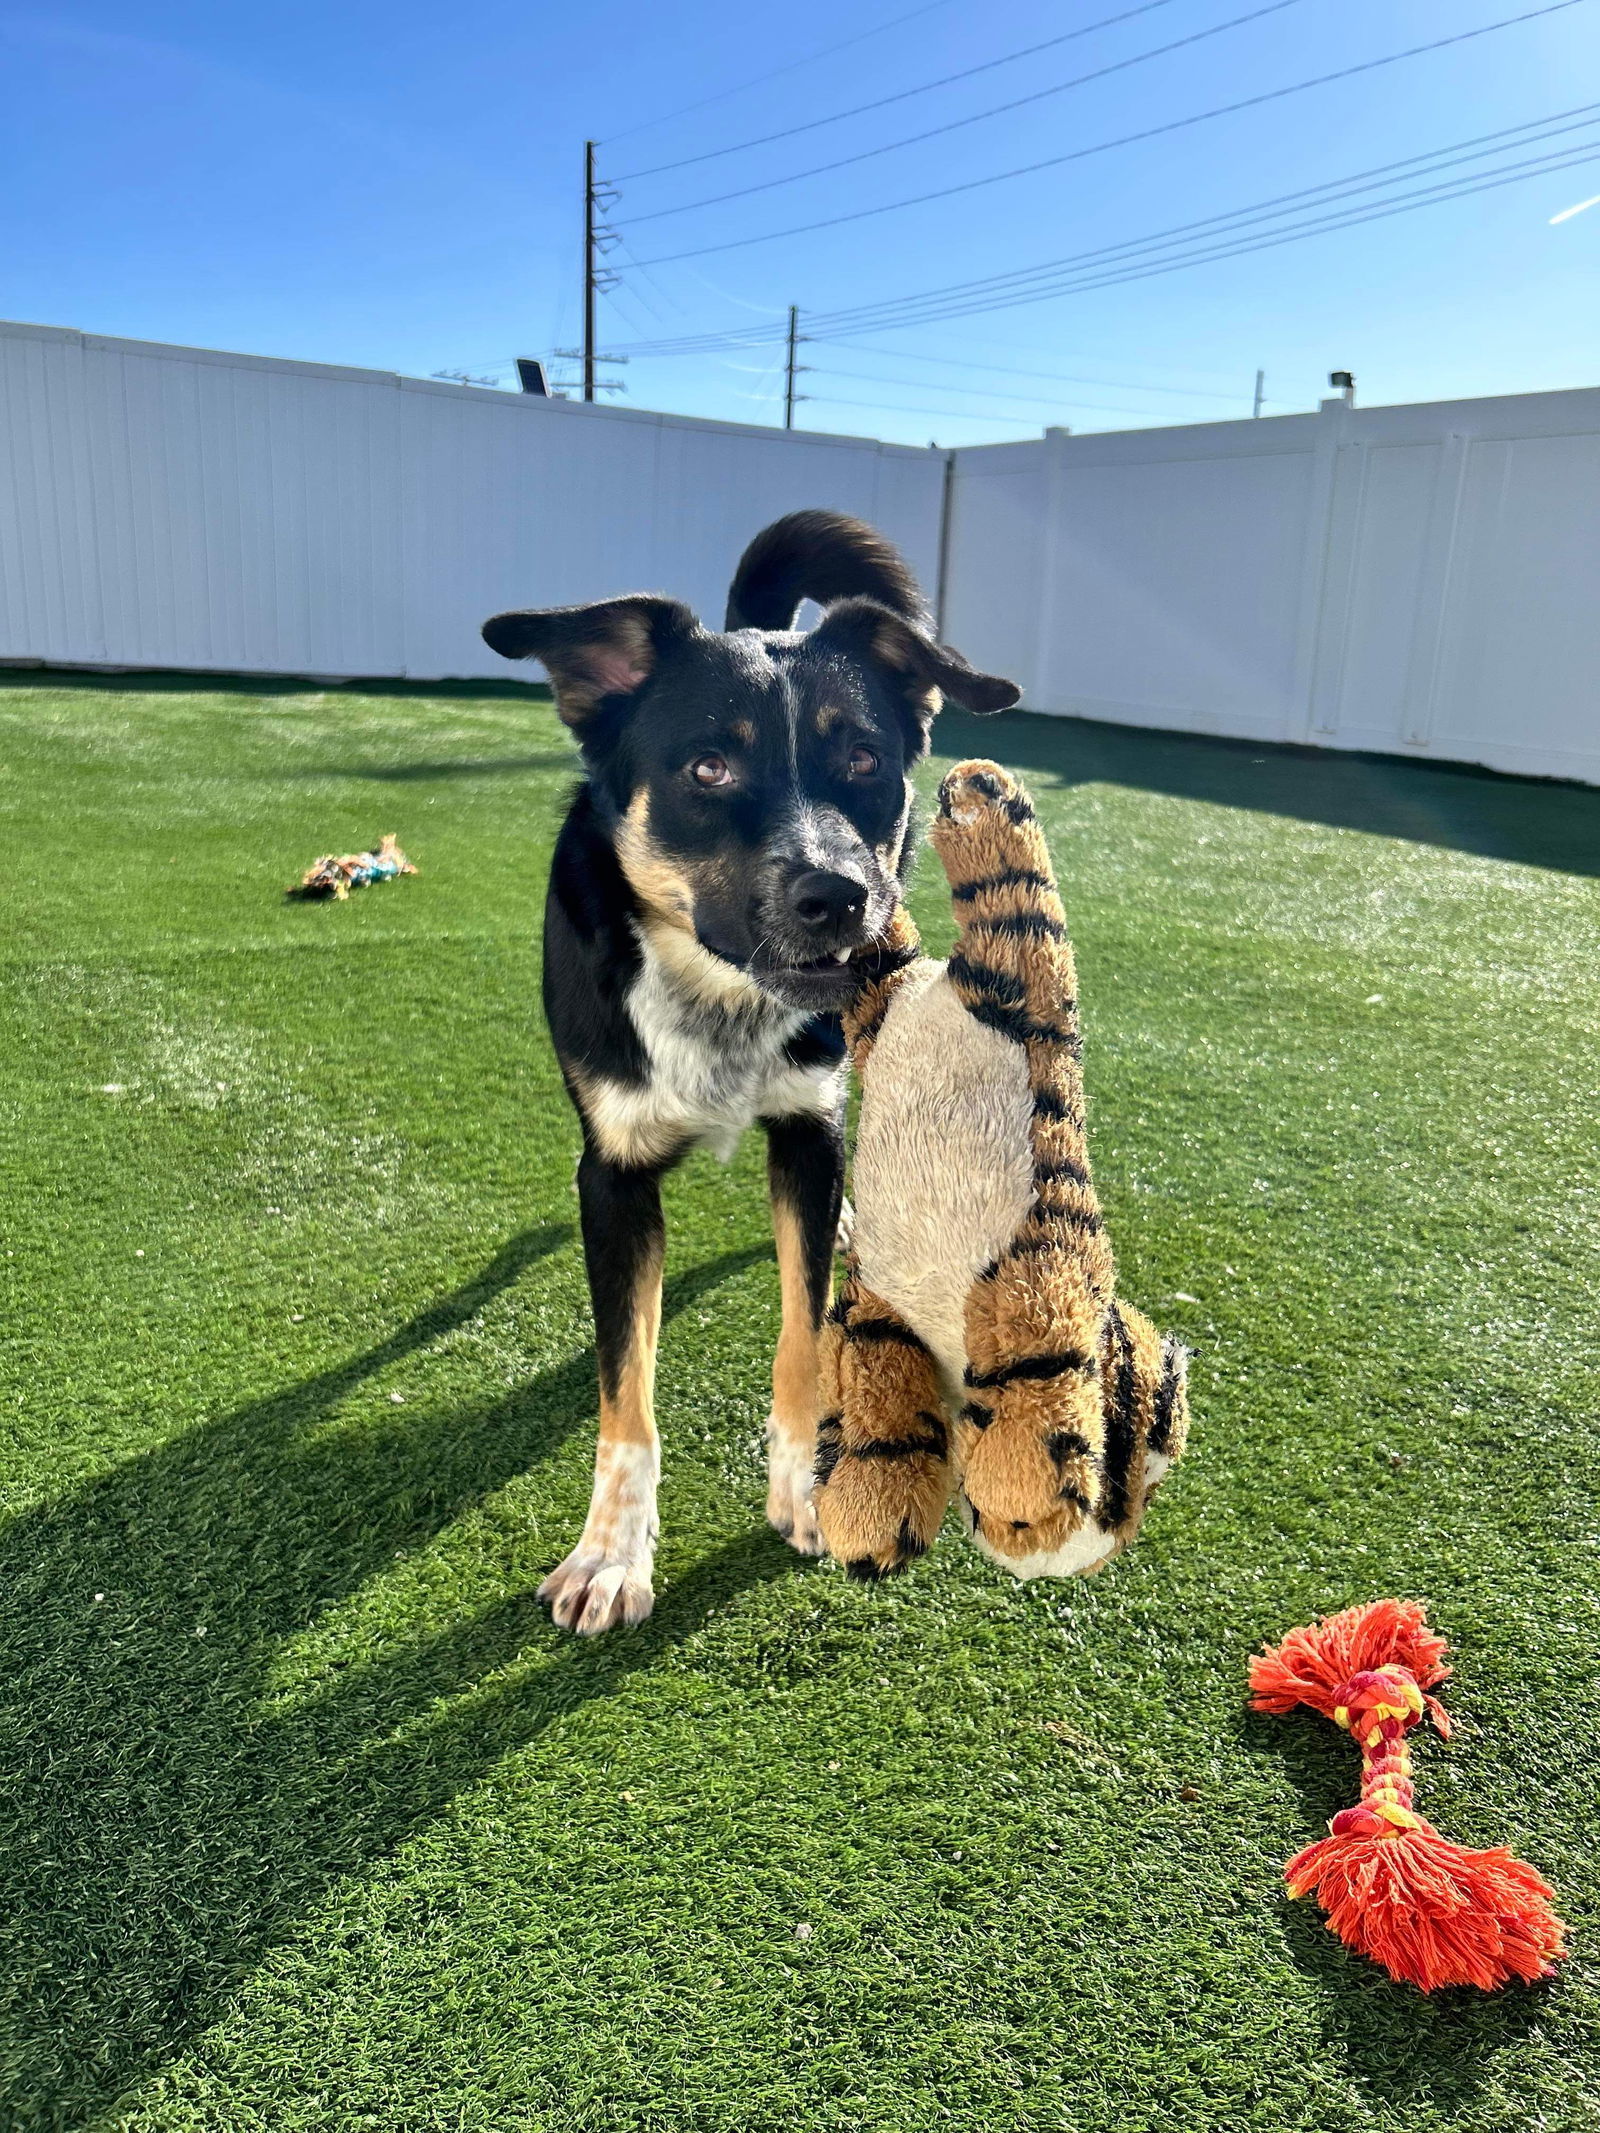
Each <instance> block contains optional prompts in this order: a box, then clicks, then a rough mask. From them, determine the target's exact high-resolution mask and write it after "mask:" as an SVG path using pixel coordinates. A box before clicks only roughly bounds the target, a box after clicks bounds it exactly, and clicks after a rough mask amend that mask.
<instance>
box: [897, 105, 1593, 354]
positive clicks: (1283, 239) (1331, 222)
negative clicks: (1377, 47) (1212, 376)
mask: <svg viewBox="0 0 1600 2133" xmlns="http://www.w3.org/2000/svg"><path fill="white" fill-rule="evenodd" d="M1597 160H1600V143H1591V144H1587V145H1585V146H1583V147H1581V148H1576V149H1571V150H1568V151H1566V152H1565V153H1563V154H1561V155H1559V156H1543V157H1539V158H1536V159H1534V160H1533V161H1530V162H1529V163H1526V164H1518V165H1514V166H1513V167H1512V168H1510V169H1508V170H1506V171H1503V172H1499V173H1496V174H1494V175H1492V176H1488V177H1484V176H1481V175H1480V176H1478V177H1476V178H1474V179H1471V180H1468V181H1462V182H1458V183H1456V184H1453V185H1448V186H1442V185H1441V186H1430V187H1427V188H1425V189H1424V190H1423V191H1421V192H1418V193H1415V194H1408V195H1405V196H1403V197H1402V198H1401V199H1399V200H1398V201H1394V202H1382V203H1379V204H1377V205H1369V206H1367V207H1364V208H1362V209H1361V210H1359V211H1358V212H1356V213H1347V214H1346V213H1342V214H1338V215H1330V216H1323V217H1322V218H1321V219H1320V220H1315V221H1311V222H1305V223H1300V224H1297V225H1295V226H1294V227H1293V228H1292V229H1288V230H1279V231H1275V232H1273V233H1271V234H1268V235H1265V236H1258V237H1256V238H1254V239H1253V240H1252V241H1251V242H1249V243H1244V244H1224V245H1218V246H1213V247H1212V248H1211V249H1210V250H1205V249H1200V248H1195V249H1192V250H1190V251H1189V252H1187V253H1185V254H1182V255H1180V256H1179V257H1177V258H1171V259H1164V260H1162V259H1158V260H1156V261H1155V262H1154V263H1153V264H1151V263H1143V262H1133V261H1129V262H1126V263H1125V267H1124V270H1123V271H1116V272H1111V273H1107V274H1102V275H1099V276H1092V277H1091V276H1080V277H1079V278H1077V279H1072V278H1070V277H1064V278H1063V279H1062V280H1061V281H1060V282H1058V283H1055V284H1052V285H1051V286H1049V287H1044V288H1035V289H1029V290H1024V291H1022V292H1020V293H1016V294H1011V295H1001V296H998V297H992V296H991V297H985V298H982V299H981V300H978V301H974V302H972V303H970V304H964V305H946V306H944V307H943V308H942V309H940V310H937V311H924V312H922V313H919V314H918V315H917V316H916V317H915V318H906V319H903V320H896V321H895V322H894V323H896V324H906V325H932V324H934V323H935V322H936V321H937V320H940V319H946V318H964V317H967V316H970V315H972V314H974V313H979V312H982V313H988V312H991V311H1004V310H1010V309H1013V308H1015V306H1017V305H1019V304H1032V303H1039V302H1042V301H1043V300H1044V299H1046V298H1048V297H1052V296H1081V295H1083V294H1085V293H1087V292H1088V291H1090V290H1093V289H1108V288H1116V287H1120V286H1121V285H1122V284H1123V283H1125V282H1131V281H1146V280H1148V279H1149V278H1150V277H1151V276H1152V275H1156V274H1171V273H1176V272H1177V271H1178V270H1179V269H1180V268H1182V267H1193V266H1202V265H1206V264H1208V263H1209V262H1210V261H1212V260H1215V259H1235V258H1239V257H1241V256H1242V255H1244V254H1246V253H1250V252H1264V251H1269V250H1271V249H1272V248H1273V247H1274V246H1276V245H1280V244H1292V243H1294V242H1295V241H1296V240H1298V239H1299V238H1302V237H1310V236H1317V235H1320V234H1322V233H1324V232H1325V231H1328V230H1335V229H1351V228H1354V227H1355V226H1357V225H1358V224H1360V223H1363V222H1379V221H1383V220H1384V219H1385V218H1386V217H1388V216H1390V215H1403V214H1409V213H1411V212H1413V211H1414V210H1415V209H1416V208H1419V207H1432V206H1436V205H1439V204H1440V203H1442V202H1443V201H1446V200H1461V199H1466V198H1468V197H1469V196H1470V195H1472V194H1474V193H1481V192H1490V191H1493V190H1494V189H1495V188H1496V187H1498V186H1501V185H1511V184H1516V183H1520V182H1522V181H1523V180H1525V179H1527V178H1529V177H1537V176H1540V175H1543V174H1545V173H1546V172H1550V171H1556V170H1569V169H1571V168H1573V167H1574V166H1575V165H1580V164H1584V163H1592V162H1595V161H1597Z"/></svg>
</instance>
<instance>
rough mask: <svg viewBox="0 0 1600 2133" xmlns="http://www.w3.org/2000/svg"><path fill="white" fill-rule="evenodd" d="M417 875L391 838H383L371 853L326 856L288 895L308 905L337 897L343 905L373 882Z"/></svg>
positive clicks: (316, 860)
mask: <svg viewBox="0 0 1600 2133" xmlns="http://www.w3.org/2000/svg"><path fill="white" fill-rule="evenodd" d="M416 871H417V870H416V868H415V867H414V866H413V865H412V864H411V861H410V860H409V859H408V858H407V857H406V855H405V853H404V852H402V851H401V849H400V847H399V845H398V843H396V841H395V839H394V838H393V837H392V836H390V837H385V838H383V839H382V840H381V841H380V842H379V843H378V844H377V845H376V846H375V847H374V848H373V850H371V851H370V852H347V853H346V854H345V856H344V857H343V858H342V859H336V858H333V857H332V856H331V855H325V856H324V857H323V858H321V859H315V860H313V861H312V863H311V865H310V866H308V867H307V868H306V870H305V873H304V874H303V875H302V876H301V877H300V880H299V881H298V882H297V883H296V884H295V886H294V887H293V888H292V889H290V890H289V891H288V894H289V895H290V896H300V897H304V898H305V899H306V900H307V901H308V902H314V901H316V900H317V899H318V898H320V897H324V896H336V897H337V898H338V899H339V901H340V902H341V903H343V902H344V900H345V898H346V897H347V896H348V895H349V894H350V891H351V890H352V889H364V888H366V887H367V885H368V884H369V883H370V882H374V881H393V880H394V878H395V876H396V875H397V874H414V873H415V872H416Z"/></svg>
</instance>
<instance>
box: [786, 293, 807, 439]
mask: <svg viewBox="0 0 1600 2133" xmlns="http://www.w3.org/2000/svg"><path fill="white" fill-rule="evenodd" d="M799 345H800V307H799V305H798V304H791V305H790V306H789V360H788V362H787V364H786V365H785V367H784V373H783V426H784V428H785V429H786V430H792V429H793V428H794V403H795V401H796V399H803V398H804V397H805V395H804V394H803V393H801V394H797V393H796V392H795V389H794V381H795V377H796V375H797V373H798V372H799V370H800V365H799V364H798V363H797V362H796V361H795V359H794V358H795V350H796V349H797V348H798V347H799Z"/></svg>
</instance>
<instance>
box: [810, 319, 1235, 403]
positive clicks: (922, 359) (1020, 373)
mask: <svg viewBox="0 0 1600 2133" xmlns="http://www.w3.org/2000/svg"><path fill="white" fill-rule="evenodd" d="M812 339H813V345H815V346H822V345H827V346H828V347H833V348H849V349H852V350H854V351H855V352H857V353H858V354H860V355H881V356H888V357H889V359H890V361H891V362H896V363H939V364H942V365H943V366H944V367H945V368H946V369H955V370H987V371H994V372H997V373H999V374H1000V375H1001V376H1003V377H1008V378H1043V379H1046V380H1048V381H1050V382H1053V383H1054V384H1057V385H1109V386H1110V387H1111V389H1112V391H1113V392H1119V393H1124V392H1125V393H1170V394H1175V395H1176V396H1177V397H1178V398H1179V399H1180V400H1237V399H1238V397H1239V395H1238V393H1237V392H1231V393H1219V392H1216V391H1214V390H1207V389H1206V388H1204V387H1201V386H1194V385H1141V384H1140V383H1139V381H1138V380H1137V379H1136V378H1085V377H1082V376H1080V375H1078V374H1077V373H1076V372H1073V371H1066V370H1023V369H1019V368H1018V367H1017V366H1016V365H1015V364H1013V363H980V362H977V361H975V360H974V359H973V358H972V357H971V356H966V355H948V356H931V355H925V354H923V352H922V351H921V350H920V349H916V348H872V347H869V346H867V345H866V344H864V343H863V342H860V341H854V340H851V339H849V338H848V337H847V336H846V335H844V334H837V335H833V334H830V335H829V336H827V339H826V343H825V344H824V341H823V338H822V337H821V336H820V335H813V337H812ZM828 375H829V376H830V377H843V376H844V375H845V373H844V372H843V371H830V372H829V373H828ZM884 382H885V384H888V383H890V382H892V381H890V380H888V379H885V380H884ZM925 382H928V381H925Z"/></svg>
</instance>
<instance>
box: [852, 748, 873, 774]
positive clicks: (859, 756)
mask: <svg viewBox="0 0 1600 2133" xmlns="http://www.w3.org/2000/svg"><path fill="white" fill-rule="evenodd" d="M877 767H878V758H877V757H876V756H875V755H874V754H873V752H872V750H871V749H870V748H852V749H851V751H850V775H851V777H853V778H870V777H871V775H872V773H873V772H874V771H875V770H876V769H877Z"/></svg>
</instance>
